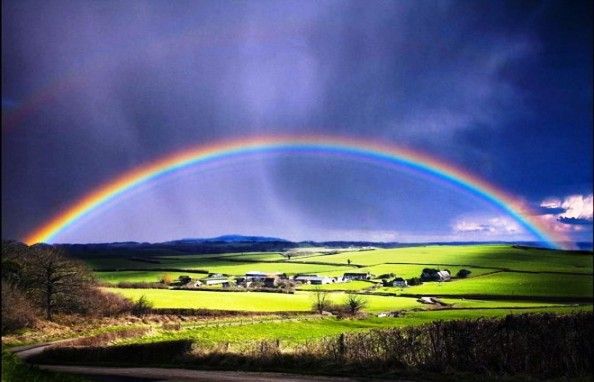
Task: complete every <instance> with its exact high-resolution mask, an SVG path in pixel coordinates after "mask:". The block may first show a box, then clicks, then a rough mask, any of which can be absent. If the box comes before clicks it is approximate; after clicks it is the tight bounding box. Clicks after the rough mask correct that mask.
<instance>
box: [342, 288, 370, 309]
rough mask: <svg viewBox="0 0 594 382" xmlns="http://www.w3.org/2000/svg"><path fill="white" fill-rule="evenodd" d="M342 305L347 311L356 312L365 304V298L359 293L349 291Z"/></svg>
mask: <svg viewBox="0 0 594 382" xmlns="http://www.w3.org/2000/svg"><path fill="white" fill-rule="evenodd" d="M344 306H345V308H346V309H347V311H348V312H349V313H351V314H356V313H358V312H359V311H360V310H361V309H363V308H365V307H366V306H367V299H366V298H365V297H364V296H361V295H360V294H355V293H349V294H348V295H347V298H346V301H345V302H344Z"/></svg>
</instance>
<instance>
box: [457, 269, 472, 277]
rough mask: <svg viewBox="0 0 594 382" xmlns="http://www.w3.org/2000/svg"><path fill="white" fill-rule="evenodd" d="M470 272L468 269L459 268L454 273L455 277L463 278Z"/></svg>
mask: <svg viewBox="0 0 594 382" xmlns="http://www.w3.org/2000/svg"><path fill="white" fill-rule="evenodd" d="M470 273H471V272H470V271H469V270H468V269H460V270H459V271H458V273H456V277H458V278H459V279H465V278H466V277H468V275H469V274H470Z"/></svg>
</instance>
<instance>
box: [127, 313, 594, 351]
mask: <svg viewBox="0 0 594 382" xmlns="http://www.w3.org/2000/svg"><path fill="white" fill-rule="evenodd" d="M536 312H541V313H542V312H547V313H560V314H568V313H573V312H592V306H581V307H562V306H559V307H537V306H534V307H532V308H528V309H527V308H524V309H522V308H511V307H510V308H496V309H476V310H432V311H413V312H406V313H405V314H404V315H402V316H400V317H384V318H379V317H370V318H365V319H336V318H333V317H329V318H319V317H318V318H311V317H310V318H307V319H290V320H277V321H272V320H258V319H255V320H254V319H245V320H234V321H228V322H214V323H200V324H194V325H192V324H190V325H188V326H186V327H183V328H181V330H165V329H162V328H155V330H153V331H151V332H150V333H149V334H147V335H145V336H142V337H140V338H134V339H124V340H121V341H118V342H117V343H120V344H132V343H151V342H160V341H171V340H182V339H189V340H192V341H194V342H196V343H199V344H200V346H201V347H203V346H206V347H217V346H218V345H220V344H226V345H233V344H238V345H240V347H241V346H242V345H243V344H245V343H247V342H250V341H262V340H278V341H280V342H282V344H283V346H284V347H291V346H293V345H295V344H298V343H302V342H306V341H312V340H317V339H320V338H324V337H329V336H335V335H338V334H341V333H351V332H363V331H367V330H371V329H389V328H402V327H409V326H418V325H422V324H426V323H430V322H433V321H436V320H443V321H451V320H459V319H475V318H480V317H490V318H497V317H503V316H506V315H508V314H522V313H536Z"/></svg>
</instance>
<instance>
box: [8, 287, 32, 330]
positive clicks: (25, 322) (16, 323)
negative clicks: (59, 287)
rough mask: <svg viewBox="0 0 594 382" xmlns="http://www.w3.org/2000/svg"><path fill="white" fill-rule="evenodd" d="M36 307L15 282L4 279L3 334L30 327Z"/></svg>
mask: <svg viewBox="0 0 594 382" xmlns="http://www.w3.org/2000/svg"><path fill="white" fill-rule="evenodd" d="M35 313H36V309H35V307H34V306H33V304H32V303H31V302H30V301H29V300H28V299H27V297H26V296H25V294H24V293H23V292H21V291H20V290H19V289H18V288H17V287H16V286H15V285H14V284H12V283H9V282H7V281H2V334H6V333H10V332H12V331H15V330H18V329H22V328H26V327H30V326H31V325H32V324H33V323H34V322H35Z"/></svg>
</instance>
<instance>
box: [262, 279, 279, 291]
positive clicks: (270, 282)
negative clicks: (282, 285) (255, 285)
mask: <svg viewBox="0 0 594 382" xmlns="http://www.w3.org/2000/svg"><path fill="white" fill-rule="evenodd" d="M279 281H280V278H279V277H278V276H273V277H266V278H265V279H264V286H265V287H267V288H274V287H276V286H278V283H279Z"/></svg>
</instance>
